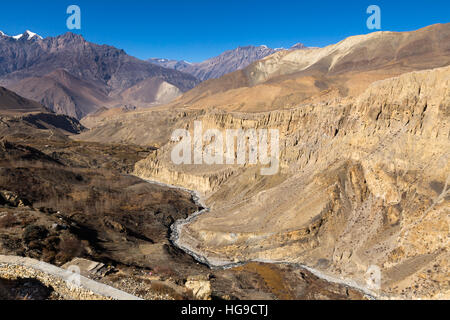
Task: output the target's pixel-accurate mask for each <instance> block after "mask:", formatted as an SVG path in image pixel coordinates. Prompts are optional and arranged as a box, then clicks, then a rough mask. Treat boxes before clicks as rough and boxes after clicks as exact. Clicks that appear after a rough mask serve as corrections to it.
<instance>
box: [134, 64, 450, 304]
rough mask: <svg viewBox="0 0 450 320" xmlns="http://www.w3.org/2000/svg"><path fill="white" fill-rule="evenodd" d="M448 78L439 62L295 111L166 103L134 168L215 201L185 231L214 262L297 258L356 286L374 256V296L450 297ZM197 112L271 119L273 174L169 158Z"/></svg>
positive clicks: (243, 123)
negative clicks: (178, 133)
mask: <svg viewBox="0 0 450 320" xmlns="http://www.w3.org/2000/svg"><path fill="white" fill-rule="evenodd" d="M449 81H450V67H445V68H440V69H433V70H427V71H421V72H413V73H408V74H404V75H402V76H400V77H397V78H392V79H387V80H383V81H380V82H376V83H373V84H372V85H371V86H370V87H369V88H368V89H367V90H366V91H365V92H364V93H363V94H361V95H360V96H359V97H357V98H347V99H334V100H330V101H328V102H326V103H320V104H309V105H303V106H300V107H298V108H296V109H290V110H281V111H272V112H266V113H257V114H243V113H242V114H240V113H224V112H221V111H216V110H208V111H201V112H200V111H173V113H172V114H171V115H168V116H167V117H169V118H168V120H167V121H164V123H167V125H166V127H165V131H164V134H159V135H158V137H159V141H160V143H161V148H160V149H159V150H158V152H157V153H155V154H153V155H152V156H150V157H149V158H148V159H146V160H143V161H141V162H139V163H138V164H137V165H136V168H135V174H136V175H138V176H140V177H142V178H145V179H152V180H158V181H161V182H165V183H169V184H174V185H179V186H183V187H186V188H190V189H195V190H199V191H201V192H202V193H203V194H204V195H205V198H206V203H207V205H208V206H209V207H210V208H211V211H210V212H208V213H207V214H204V215H201V216H199V217H198V218H197V219H196V220H195V221H193V222H192V223H190V224H189V225H186V226H185V227H184V228H183V229H182V232H181V235H180V236H181V239H182V241H183V246H185V247H186V248H189V250H191V251H193V252H196V253H198V254H200V255H203V256H205V257H206V258H207V259H208V260H209V261H210V262H211V263H212V264H218V265H220V264H225V263H232V262H239V261H250V260H259V261H285V262H296V263H302V264H305V265H307V266H309V267H312V268H315V269H317V270H319V271H321V272H323V273H324V274H328V275H331V276H333V277H335V278H340V279H351V280H352V281H355V282H356V283H357V284H359V285H361V286H367V281H366V280H367V277H368V275H367V273H368V270H369V271H370V270H373V266H375V267H376V268H379V269H380V271H381V288H380V290H377V289H376V288H372V289H373V291H375V293H377V294H379V295H380V296H388V297H402V298H448V297H449V290H450V288H449V284H448V272H449V266H448V261H449V253H448V247H449V242H448V239H449V213H450V211H449V200H450V196H449V191H448V189H449V186H448V184H449V183H450V165H449V163H450V162H449V156H450V153H449V150H450V125H449V118H450V92H449V90H450V89H449V88H450V86H449ZM147 117H151V116H150V115H148V113H147ZM195 120H200V121H202V124H203V128H204V130H206V129H208V128H218V129H234V128H244V129H248V128H257V129H278V130H279V131H280V171H279V173H278V174H276V175H273V176H262V175H260V171H259V169H260V167H261V166H259V165H249V164H247V165H244V166H237V165H236V166H233V165H228V166H225V165H224V166H219V165H214V166H208V165H200V166H199V165H174V164H173V163H172V161H171V158H170V153H171V150H172V149H173V146H174V142H169V140H170V134H171V130H174V129H177V128H183V129H188V130H191V131H192V128H193V122H194V121H195ZM158 121H159V120H158ZM161 123H162V122H161ZM156 130H159V129H156ZM159 132H160V131H158V133H159ZM164 141H166V143H164Z"/></svg>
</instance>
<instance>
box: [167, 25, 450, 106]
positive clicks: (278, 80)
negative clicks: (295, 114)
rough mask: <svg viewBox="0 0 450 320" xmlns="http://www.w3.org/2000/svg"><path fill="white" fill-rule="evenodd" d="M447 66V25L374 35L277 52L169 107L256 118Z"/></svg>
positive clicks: (203, 85)
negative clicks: (250, 114) (259, 114)
mask: <svg viewBox="0 0 450 320" xmlns="http://www.w3.org/2000/svg"><path fill="white" fill-rule="evenodd" d="M449 63H450V24H438V25H432V26H429V27H426V28H423V29H420V30H417V31H412V32H374V33H370V34H367V35H360V36H354V37H349V38H347V39H345V40H343V41H341V42H339V43H337V44H334V45H330V46H328V47H325V48H316V49H308V48H306V49H303V50H293V51H280V52H277V53H275V54H273V55H271V56H268V57H266V58H264V59H262V60H260V61H257V62H255V63H253V64H251V65H250V66H249V67H247V68H245V69H244V70H240V71H237V72H234V73H231V74H228V75H225V76H224V77H222V78H220V79H214V80H209V81H206V82H204V83H201V84H200V85H198V86H197V87H196V88H194V89H193V90H191V91H189V92H187V93H186V94H185V95H183V96H182V97H181V98H180V99H179V100H177V101H176V102H174V103H173V105H175V106H188V107H190V108H201V109H204V108H209V107H216V108H220V109H223V110H227V111H243V112H261V111H268V110H276V109H284V108H290V107H294V106H296V105H298V104H299V103H303V102H308V101H327V100H329V99H330V98H338V97H347V96H357V95H359V94H360V93H362V92H363V91H364V90H365V89H366V88H367V86H368V85H369V84H370V83H372V82H373V81H376V80H382V79H386V78H390V77H393V76H397V75H400V74H403V73H405V72H410V71H414V70H424V69H431V68H436V67H443V66H446V65H448V64H449Z"/></svg>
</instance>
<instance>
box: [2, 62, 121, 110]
mask: <svg viewBox="0 0 450 320" xmlns="http://www.w3.org/2000/svg"><path fill="white" fill-rule="evenodd" d="M10 89H11V90H14V91H15V92H17V93H19V94H20V95H22V96H24V97H27V98H29V99H33V100H37V101H40V102H41V103H42V104H44V105H45V106H47V107H48V108H49V109H51V110H52V111H54V112H56V113H61V114H66V115H69V116H72V117H75V118H78V119H80V118H82V117H83V116H85V115H87V114H89V113H91V112H93V111H95V110H97V109H98V108H100V107H102V106H105V105H108V104H109V103H112V102H113V100H112V99H111V98H109V97H108V96H107V94H106V93H105V92H103V91H102V90H101V89H100V88H97V87H95V86H94V85H93V84H92V83H89V82H86V81H83V80H81V79H79V78H76V77H74V76H73V75H71V74H70V73H68V72H67V71H66V70H63V69H58V70H55V71H53V72H51V73H49V74H47V75H45V76H43V77H31V78H26V79H23V80H21V81H19V82H18V83H16V84H14V85H12V86H10Z"/></svg>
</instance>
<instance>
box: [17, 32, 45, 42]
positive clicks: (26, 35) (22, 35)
mask: <svg viewBox="0 0 450 320" xmlns="http://www.w3.org/2000/svg"><path fill="white" fill-rule="evenodd" d="M23 37H27V40H31V39H33V38H35V37H37V38H38V39H41V40H42V39H43V38H42V37H41V36H40V35H38V34H37V33H34V32H31V31H30V30H26V31H25V32H24V33H22V34H18V35H16V36H13V37H12V38H13V39H15V40H19V39H22V38H23Z"/></svg>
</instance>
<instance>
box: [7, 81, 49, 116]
mask: <svg viewBox="0 0 450 320" xmlns="http://www.w3.org/2000/svg"><path fill="white" fill-rule="evenodd" d="M46 111H48V110H47V109H46V108H45V107H44V106H43V105H41V104H39V103H37V102H36V101H32V100H29V99H25V98H23V97H21V96H19V95H17V94H16V93H14V92H12V91H10V90H8V89H6V88H3V87H0V113H1V114H20V113H25V112H46Z"/></svg>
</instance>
